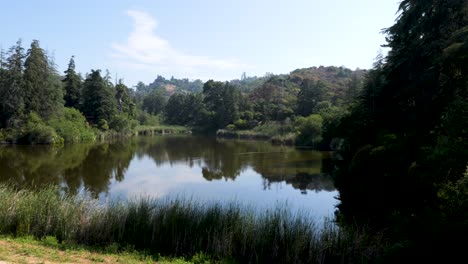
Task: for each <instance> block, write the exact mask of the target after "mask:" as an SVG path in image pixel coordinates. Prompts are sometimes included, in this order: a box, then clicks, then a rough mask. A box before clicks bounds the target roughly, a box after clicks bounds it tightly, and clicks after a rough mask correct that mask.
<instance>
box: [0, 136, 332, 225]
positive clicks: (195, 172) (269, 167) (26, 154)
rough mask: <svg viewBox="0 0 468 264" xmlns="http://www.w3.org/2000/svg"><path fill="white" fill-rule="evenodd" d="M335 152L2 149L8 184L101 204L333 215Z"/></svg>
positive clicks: (208, 142)
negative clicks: (134, 201)
mask: <svg viewBox="0 0 468 264" xmlns="http://www.w3.org/2000/svg"><path fill="white" fill-rule="evenodd" d="M329 155H330V154H329V153H323V152H317V151H312V150H304V149H302V150H301V149H296V148H292V147H286V146H273V145H271V144H270V143H268V142H259V141H238V140H220V139H215V138H207V137H198V136H157V137H156V136H155V137H137V138H133V139H131V140H125V141H116V142H108V143H97V144H75V145H67V146H64V147H60V148H58V147H51V146H0V182H7V183H10V184H13V185H15V186H18V187H22V186H43V185H49V184H59V185H60V186H62V188H63V189H64V191H67V192H69V193H72V194H75V193H80V192H83V190H87V191H88V192H89V193H90V194H91V195H92V196H94V197H96V198H99V199H101V200H106V199H128V198H135V197H139V196H142V195H144V196H151V197H155V198H165V197H173V196H179V197H180V196H182V197H185V198H189V199H196V200H198V201H207V202H211V201H220V202H230V201H236V202H240V203H242V204H247V205H249V206H254V207H255V208H260V209H261V208H271V207H275V206H276V205H277V204H278V203H279V204H283V205H284V204H287V206H288V208H291V210H306V211H307V212H309V213H310V214H311V215H313V216H315V217H316V218H317V219H323V218H324V217H331V216H333V212H334V210H335V208H334V206H335V205H336V204H337V200H336V199H335V196H336V195H337V192H336V190H335V188H334V186H333V182H332V179H331V178H330V176H329V175H327V173H326V171H327V167H328V166H327V164H328V159H329Z"/></svg>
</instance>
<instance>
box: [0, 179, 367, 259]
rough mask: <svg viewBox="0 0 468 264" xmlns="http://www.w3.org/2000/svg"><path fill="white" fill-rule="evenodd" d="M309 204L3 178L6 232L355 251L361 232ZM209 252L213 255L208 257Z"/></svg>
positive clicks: (1, 228) (144, 248)
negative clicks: (146, 194)
mask: <svg viewBox="0 0 468 264" xmlns="http://www.w3.org/2000/svg"><path fill="white" fill-rule="evenodd" d="M311 219H313V217H312V216H310V215H308V214H307V213H304V212H297V213H293V212H291V210H290V209H289V208H288V207H286V205H280V206H278V207H276V208H272V209H269V210H265V211H260V212H259V211H256V210H255V208H252V207H246V206H242V205H240V204H238V203H235V202H232V203H230V204H227V205H223V204H220V203H201V202H197V201H193V200H189V199H181V198H176V199H151V198H140V199H135V200H130V201H125V202H122V201H120V202H119V201H114V202H108V203H106V204H101V203H99V202H98V201H96V200H93V199H90V198H87V197H84V196H68V195H64V194H61V192H60V191H59V189H58V188H56V187H50V188H46V189H41V190H37V191H27V190H20V191H18V190H14V189H13V188H11V187H8V186H5V185H1V186H0V233H1V234H4V235H12V236H28V235H30V236H33V237H34V238H36V239H45V238H47V237H54V238H55V239H56V240H57V241H58V243H62V242H64V243H72V244H73V243H74V244H80V245H86V246H92V247H98V248H105V249H108V250H111V249H112V250H114V251H115V252H118V251H120V250H123V249H129V248H130V249H132V250H136V251H138V252H145V253H147V254H149V255H158V254H160V255H162V256H179V257H191V256H196V255H197V254H200V252H205V253H203V254H206V256H209V259H210V260H223V259H233V260H235V261H237V262H240V263H247V262H262V263H315V262H321V261H322V260H324V259H329V258H337V257H350V256H352V255H354V254H358V253H356V252H355V250H356V249H358V245H355V241H356V238H355V236H356V234H353V235H349V234H344V233H343V232H341V231H340V230H339V229H338V228H337V227H336V226H335V225H334V224H333V223H328V224H325V226H324V227H318V226H317V225H316V224H315V223H314V222H313V221H312V220H311ZM207 258H208V257H207Z"/></svg>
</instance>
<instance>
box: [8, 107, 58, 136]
mask: <svg viewBox="0 0 468 264" xmlns="http://www.w3.org/2000/svg"><path fill="white" fill-rule="evenodd" d="M17 141H18V143H20V144H62V143H63V138H62V137H60V136H59V135H57V133H56V131H55V129H54V128H53V127H50V126H47V125H46V124H45V123H44V121H43V120H42V119H41V117H40V116H39V115H38V114H37V113H35V112H31V113H30V114H28V115H27V116H26V125H25V127H24V128H23V130H22V131H21V132H20V135H19V136H18V140H17Z"/></svg>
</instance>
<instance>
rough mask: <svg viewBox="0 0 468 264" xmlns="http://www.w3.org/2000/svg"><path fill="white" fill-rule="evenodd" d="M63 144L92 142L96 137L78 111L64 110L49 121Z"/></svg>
mask: <svg viewBox="0 0 468 264" xmlns="http://www.w3.org/2000/svg"><path fill="white" fill-rule="evenodd" d="M49 125H50V126H52V127H53V128H54V129H55V131H56V132H57V134H58V135H60V136H61V137H62V138H63V139H64V142H65V143H78V142H89V141H94V140H95V138H96V136H95V135H94V133H93V131H92V130H91V128H90V127H89V125H88V123H87V122H86V118H85V117H84V116H83V114H81V112H80V111H78V110H76V109H74V108H64V111H63V113H61V114H60V115H58V116H57V117H55V118H53V119H51V120H50V121H49Z"/></svg>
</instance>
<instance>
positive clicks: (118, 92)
mask: <svg viewBox="0 0 468 264" xmlns="http://www.w3.org/2000/svg"><path fill="white" fill-rule="evenodd" d="M129 93H130V92H129V90H128V87H127V86H126V85H125V84H123V83H122V81H121V80H119V83H118V84H117V85H116V86H115V100H116V101H117V110H118V111H119V113H126V114H127V115H129V116H130V117H134V116H135V111H136V104H135V102H134V101H133V99H132V98H131V97H130V94H129Z"/></svg>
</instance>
